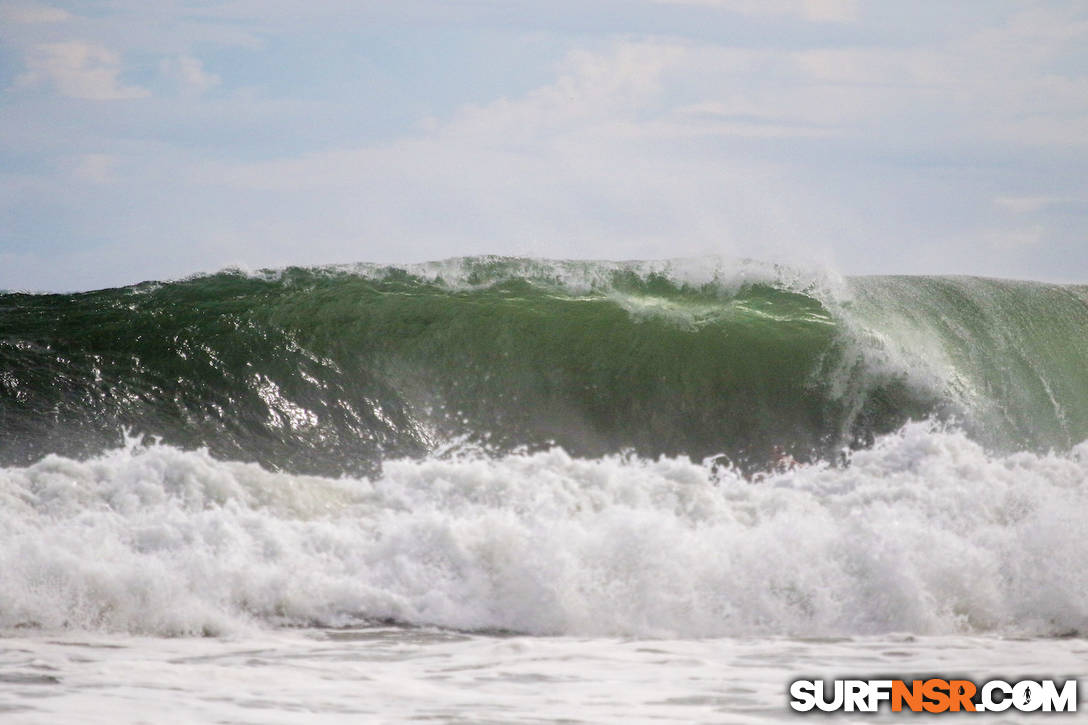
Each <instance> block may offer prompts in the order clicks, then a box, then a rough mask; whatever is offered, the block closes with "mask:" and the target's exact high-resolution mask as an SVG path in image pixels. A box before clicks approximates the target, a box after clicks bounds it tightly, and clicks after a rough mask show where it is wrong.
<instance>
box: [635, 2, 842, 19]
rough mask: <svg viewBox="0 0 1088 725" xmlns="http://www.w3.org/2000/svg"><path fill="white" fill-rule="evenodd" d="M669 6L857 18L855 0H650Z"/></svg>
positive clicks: (757, 13) (772, 14) (782, 14)
mask: <svg viewBox="0 0 1088 725" xmlns="http://www.w3.org/2000/svg"><path fill="white" fill-rule="evenodd" d="M653 1H654V2H657V3H662V4H669V5H703V6H710V7H718V8H722V9H723V10H727V11H729V12H734V13H739V14H741V15H749V16H755V17H759V16H770V17H773V16H794V17H799V18H802V19H804V20H809V21H813V22H833V23H846V22H853V21H855V20H857V18H858V3H857V0H653Z"/></svg>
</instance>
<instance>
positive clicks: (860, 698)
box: [790, 678, 1077, 713]
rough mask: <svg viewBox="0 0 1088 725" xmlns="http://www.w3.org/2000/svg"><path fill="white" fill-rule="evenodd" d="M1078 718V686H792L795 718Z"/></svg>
mask: <svg viewBox="0 0 1088 725" xmlns="http://www.w3.org/2000/svg"><path fill="white" fill-rule="evenodd" d="M884 703H888V705H889V706H890V708H891V710H892V712H902V711H904V710H905V711H908V712H930V713H942V712H1004V711H1006V710H1009V709H1012V710H1018V711H1020V712H1076V711H1077V681H1076V680H1075V679H1074V680H1066V681H1065V682H1063V683H1061V684H1060V685H1059V684H1058V683H1057V681H1055V680H1020V681H1018V682H1006V681H1004V680H989V681H988V682H983V683H979V684H976V683H974V682H971V681H970V680H945V679H940V678H930V679H928V680H910V681H907V680H832V681H824V680H795V681H794V682H792V683H790V707H791V708H793V709H794V710H796V711H798V712H810V711H813V710H820V711H823V712H877V711H878V710H879V709H880V707H881V705H882V704H884Z"/></svg>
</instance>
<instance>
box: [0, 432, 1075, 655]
mask: <svg viewBox="0 0 1088 725" xmlns="http://www.w3.org/2000/svg"><path fill="white" fill-rule="evenodd" d="M0 497H2V502H0V503H2V505H0V570H2V571H4V572H5V574H4V578H5V586H4V587H3V588H2V589H0V628H3V629H9V630H10V629H11V628H18V627H33V628H38V629H45V630H56V629H63V628H68V629H104V630H111V631H126V632H133V633H141V634H155V635H177V634H218V633H225V632H232V631H240V630H245V629H247V628H249V627H252V626H266V625H279V624H317V625H325V626H340V625H345V624H352V623H356V624H357V623H360V622H366V621H373V620H376V619H382V620H384V619H391V620H395V621H399V622H403V623H411V624H428V625H439V626H443V627H450V628H455V629H462V630H512V631H517V632H525V633H532V634H577V635H583V634H584V635H636V636H687V637H704V636H722V635H741V636H744V635H757V634H758V635H799V636H807V637H812V636H824V635H827V636H834V635H860V634H880V633H888V632H913V633H917V634H948V633H996V634H1001V635H1063V634H1069V633H1084V632H1086V631H1088V583H1086V582H1085V580H1084V578H1083V577H1082V576H1080V572H1079V569H1078V568H1077V567H1076V566H1075V562H1078V561H1083V560H1084V558H1085V557H1086V556H1088V534H1086V533H1085V529H1084V527H1083V526H1082V523H1083V521H1084V520H1085V517H1086V516H1088V442H1085V443H1082V444H1079V445H1078V446H1077V447H1075V448H1074V449H1073V451H1072V452H1071V453H1068V454H1034V453H1026V452H1022V453H1016V454H1012V455H1008V456H1001V457H998V456H993V455H990V454H987V453H986V452H985V451H984V450H983V449H982V448H981V447H980V446H979V445H978V444H977V443H975V442H973V441H971V440H970V439H969V438H967V437H966V436H965V435H964V434H963V433H962V432H960V431H955V430H942V429H940V428H935V427H933V426H927V425H922V424H910V425H908V426H906V427H905V428H903V429H902V430H901V431H899V432H897V433H895V434H892V435H889V436H885V437H882V438H880V439H879V440H878V441H877V442H876V444H875V445H874V446H873V447H872V448H871V449H868V450H863V451H858V452H857V453H855V454H854V455H853V457H852V460H851V461H850V465H849V466H848V467H846V468H835V467H831V466H828V465H825V464H816V465H802V466H799V467H797V468H795V469H794V470H792V471H787V472H782V473H775V474H770V475H768V476H767V477H766V478H765V479H764V480H763V481H762V482H761V483H758V484H753V483H751V482H749V481H748V480H747V479H745V478H743V477H742V476H740V475H739V473H738V472H736V471H733V470H724V471H723V470H712V469H711V468H710V467H708V466H706V465H702V464H698V463H693V462H691V461H690V460H688V459H686V458H661V459H657V460H647V459H643V458H638V457H633V456H626V457H624V456H608V457H604V458H598V459H578V458H573V457H571V456H569V455H568V454H567V453H565V452H564V451H562V450H561V449H552V450H548V451H541V452H536V453H529V452H525V453H518V454H509V455H506V456H502V457H497V458H496V457H488V456H467V455H466V456H461V457H457V458H454V459H446V460H439V459H425V460H410V459H403V460H398V461H389V462H387V464H386V466H385V469H384V472H383V474H382V475H381V476H380V477H378V478H375V479H373V480H368V479H350V478H339V479H330V478H321V477H311V476H299V475H295V474H289V473H275V472H271V471H268V470H265V469H263V468H261V467H259V466H257V465H254V464H246V463H238V462H222V461H217V460H215V459H214V458H212V457H210V456H209V455H208V454H207V453H206V452H203V451H198V452H188V451H182V450H179V449H176V448H173V447H170V446H167V445H164V444H156V445H150V446H142V445H137V444H131V445H130V446H129V447H127V448H122V449H117V450H113V451H110V452H108V453H105V454H102V455H100V456H97V457H95V458H92V459H90V460H86V461H82V462H80V461H75V460H71V459H65V458H60V457H56V456H52V457H48V458H46V459H45V460H43V461H40V462H38V463H36V464H34V465H32V466H29V467H23V468H5V469H2V470H0Z"/></svg>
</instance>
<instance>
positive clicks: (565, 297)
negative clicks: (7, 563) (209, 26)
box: [0, 258, 1088, 474]
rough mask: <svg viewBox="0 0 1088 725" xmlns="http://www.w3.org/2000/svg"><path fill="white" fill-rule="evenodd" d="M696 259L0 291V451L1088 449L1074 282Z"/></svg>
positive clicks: (366, 462) (463, 266) (1083, 345)
mask: <svg viewBox="0 0 1088 725" xmlns="http://www.w3.org/2000/svg"><path fill="white" fill-rule="evenodd" d="M708 264H709V263H706V262H694V261H688V262H683V263H657V264H652V263H631V264H614V263H591V262H580V263H575V262H570V263H560V262H548V261H541V260H521V259H494V258H475V259H466V260H456V261H453V262H448V263H443V264H432V265H416V266H411V267H406V268H380V267H376V266H359V267H357V268H353V269H288V270H284V271H283V272H280V273H277V274H266V275H263V276H247V275H243V274H239V273H232V272H227V273H220V274H216V275H212V276H207V277H199V278H193V279H189V280H185V281H180V282H173V283H167V284H154V283H149V284H143V285H138V286H134V287H129V288H124V289H116V290H104V291H100V292H91V293H83V294H74V295H18V294H7V295H3V296H0V460H2V461H3V462H6V463H23V462H28V461H30V460H34V459H36V458H39V457H41V456H43V455H45V454H47V453H53V452H55V453H63V454H66V455H87V454H90V453H94V452H97V451H99V450H101V449H102V448H104V447H106V446H112V445H116V444H117V443H118V441H119V440H120V438H121V435H122V434H121V431H122V429H123V428H126V427H127V428H130V429H132V430H134V431H136V432H139V433H145V434H151V435H157V436H160V437H162V438H163V439H164V440H165V441H166V442H168V443H172V444H175V445H181V446H186V447H197V446H206V447H208V448H209V449H210V450H211V451H212V453H213V454H215V455H217V456H221V457H228V458H234V459H241V460H257V461H260V462H262V463H263V464H265V465H266V466H269V467H271V468H283V469H288V470H293V471H300V472H318V473H332V474H337V473H344V472H350V473H364V474H366V473H372V472H374V471H375V470H376V469H377V468H378V467H379V466H380V463H381V460H382V459H383V458H388V457H393V456H396V457H400V456H418V455H423V454H426V453H428V452H433V451H435V450H440V449H442V448H444V447H449V446H450V445H452V444H454V443H456V444H470V445H481V446H485V447H487V448H490V449H493V450H498V451H502V450H510V449H513V448H516V447H519V446H527V447H530V448H535V447H542V446H547V445H551V444H558V445H561V446H563V447H564V448H566V449H567V450H568V451H570V452H571V453H574V454H576V455H586V456H595V455H601V454H606V453H613V452H618V451H623V450H634V451H637V452H638V453H639V454H642V455H657V454H672V455H676V454H686V455H689V456H691V457H693V458H702V457H705V456H709V455H716V454H725V455H726V456H727V457H728V458H729V459H730V460H731V461H732V462H734V463H735V464H737V465H738V466H740V467H741V468H743V469H745V470H753V469H758V468H761V467H765V466H766V465H768V464H769V463H773V462H774V461H775V460H777V459H778V458H780V457H781V455H782V454H783V453H784V452H788V453H790V454H791V455H793V456H794V457H795V458H797V459H800V460H811V459H815V458H829V459H832V460H833V459H834V458H835V457H836V456H837V455H838V452H839V450H840V449H841V448H842V447H844V446H861V445H865V444H867V443H868V442H870V441H871V440H872V439H873V438H874V436H876V435H878V434H880V433H883V432H887V431H890V430H894V429H895V428H897V427H899V426H900V425H902V423H904V422H905V421H907V420H908V419H912V418H915V419H917V418H924V417H927V416H938V417H946V418H949V419H954V420H958V421H959V422H961V423H962V425H964V426H965V427H966V428H967V429H968V430H969V431H971V432H972V434H973V435H977V436H978V437H979V438H980V439H981V440H983V441H984V442H985V443H986V444H987V445H990V446H993V447H997V448H1007V449H1016V448H1033V449H1046V448H1048V447H1068V446H1069V445H1071V444H1072V443H1076V442H1079V441H1080V440H1082V439H1084V438H1085V437H1088V364H1086V363H1088V302H1086V300H1088V294H1086V292H1085V288H1077V287H1062V286H1052V285H1041V284H1030V283H1016V282H1000V281H993V280H976V279H944V278H896V277H885V278H859V279H853V280H848V281H847V282H846V283H844V284H841V285H838V286H837V287H836V286H835V285H831V287H834V288H835V289H833V290H832V289H830V288H829V286H828V285H824V284H821V283H820V280H819V279H818V278H817V279H809V280H807V281H806V279H805V278H804V276H803V275H798V274H796V273H793V272H790V271H789V270H783V269H777V268H771V267H764V268H751V267H744V268H743V269H732V270H731V269H728V268H725V267H722V265H721V264H720V263H719V264H718V265H717V266H713V265H711V266H707V265H708ZM700 265H701V266H700ZM753 269H754V271H753ZM693 270H694V271H693Z"/></svg>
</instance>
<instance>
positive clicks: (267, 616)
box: [0, 258, 1088, 722]
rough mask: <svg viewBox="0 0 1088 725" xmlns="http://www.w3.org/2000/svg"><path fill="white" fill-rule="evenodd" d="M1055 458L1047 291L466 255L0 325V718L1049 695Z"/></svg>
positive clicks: (1065, 649)
mask: <svg viewBox="0 0 1088 725" xmlns="http://www.w3.org/2000/svg"><path fill="white" fill-rule="evenodd" d="M1086 439H1088V288H1085V287H1077V286H1058V285H1045V284H1039V283H1030V282H1011V281H1000V280H986V279H975V278H927V277H914V278H909V277H872V278H845V279H844V278H838V277H836V276H834V275H831V274H828V273H812V272H804V271H798V270H790V269H786V268H782V267H775V266H771V265H763V264H757V263H753V262H730V261H725V260H677V261H672V262H654V263H649V262H639V263H588V262H551V261H545V260H525V259H495V258H473V259H462V260H451V261H448V262H443V263H434V264H427V265H415V266H409V267H403V268H387V267H379V266H374V265H356V266H353V267H340V268H325V269H288V270H279V271H272V272H258V273H242V272H239V271H228V272H223V273H220V274H217V275H212V276H203V277H194V278H191V279H188V280H182V281H177V282H169V283H144V284H141V285H136V286H133V287H129V288H123V289H116V290H103V291H98V292H89V293H80V294H69V295H26V294H14V293H13V294H5V295H0V633H2V636H0V715H3V716H5V717H7V718H9V719H11V720H12V721H13V722H57V721H64V720H73V719H78V720H80V721H87V722H98V721H101V722H160V721H163V720H165V719H170V720H173V721H189V722H297V721H301V720H310V719H314V720H318V721H321V720H328V721H367V720H371V721H385V722H399V721H404V720H408V719H434V720H439V721H462V722H538V721H539V722H553V721H568V722H583V721H584V722H614V721H617V720H621V719H622V720H634V721H640V720H650V719H655V720H665V721H685V722H690V721H696V722H700V721H702V722H754V721H767V722H775V721H780V720H787V719H790V718H791V714H790V713H789V711H788V710H787V694H786V693H787V689H788V683H789V681H790V680H792V679H795V678H797V677H802V676H803V677H807V678H813V677H816V678H833V677H836V676H839V677H841V676H857V677H874V678H875V677H878V676H895V677H903V678H905V679H906V678H909V677H910V676H912V675H915V676H916V675H923V674H924V675H934V674H935V675H944V676H951V675H956V676H963V677H966V678H968V679H973V680H976V681H978V680H982V679H987V678H989V677H992V676H1001V677H1003V678H1005V679H1010V680H1015V679H1021V678H1039V677H1044V676H1052V677H1057V678H1061V679H1064V678H1067V677H1081V676H1084V675H1085V674H1086V673H1085V663H1086V662H1088V657H1086V655H1088V643H1086V642H1085V639H1084V637H1085V636H1086V634H1088V576H1086V574H1088V571H1086V569H1085V564H1084V562H1085V561H1088V526H1085V525H1084V521H1086V520H1088V441H1086ZM1082 684H1083V683H1082ZM1082 707H1083V706H1082ZM885 716H886V717H891V715H890V713H885ZM865 719H871V716H869V717H867V718H865ZM981 719H983V720H985V719H987V718H986V717H983V718H981ZM1056 719H1058V720H1060V719H1061V717H1058V718H1056ZM991 720H992V721H995V722H1015V721H1016V716H1004V719H1003V718H1002V717H1000V716H994V717H993V718H992V719H991Z"/></svg>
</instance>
